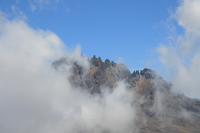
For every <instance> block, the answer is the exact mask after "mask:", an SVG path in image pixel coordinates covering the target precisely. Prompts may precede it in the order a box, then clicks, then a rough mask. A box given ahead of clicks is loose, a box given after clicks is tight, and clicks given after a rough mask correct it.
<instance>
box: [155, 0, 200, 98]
mask: <svg viewBox="0 0 200 133" xmlns="http://www.w3.org/2000/svg"><path fill="white" fill-rule="evenodd" d="M179 2H180V5H179V6H178V7H177V8H176V11H175V12H174V13H172V14H171V15H170V17H169V18H168V21H169V22H170V23H168V25H169V26H168V27H171V28H170V29H169V30H171V31H174V29H175V30H176V28H175V26H174V24H173V22H174V21H175V22H176V23H177V24H178V25H179V26H180V28H182V29H183V31H184V32H183V34H178V33H176V31H175V33H176V34H175V35H174V34H171V35H172V36H173V40H169V43H168V44H161V45H160V46H159V47H158V48H157V51H158V53H159V55H160V58H159V59H160V62H161V63H162V64H163V65H164V66H165V68H166V70H168V71H169V72H170V77H172V80H171V82H172V84H173V91H174V92H183V93H185V95H187V96H189V97H193V98H200V89H199V87H200V84H199V79H200V72H199V68H200V62H199V60H200V51H199V50H200V45H199V44H200V17H199V14H200V1H199V0H181V1H179ZM171 22H172V23H171ZM171 35H170V36H171Z"/></svg>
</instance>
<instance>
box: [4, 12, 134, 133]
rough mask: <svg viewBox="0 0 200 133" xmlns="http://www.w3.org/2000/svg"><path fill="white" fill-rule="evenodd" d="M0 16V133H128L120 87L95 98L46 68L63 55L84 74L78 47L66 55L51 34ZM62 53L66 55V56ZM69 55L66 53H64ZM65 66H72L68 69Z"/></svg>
mask: <svg viewBox="0 0 200 133" xmlns="http://www.w3.org/2000/svg"><path fill="white" fill-rule="evenodd" d="M3 14H4V13H2V12H1V13H0V15H1V16H0V62H1V63H0V118H1V119H0V131H1V132H3V133H13V132H15V133H27V132H28V133H36V132H37V133H55V132H56V133H66V132H80V131H83V132H88V133H101V132H103V131H111V132H116V133H120V132H132V131H133V127H134V126H133V125H132V122H133V119H134V109H133V108H132V107H131V104H130V102H129V100H130V99H132V96H133V95H132V93H131V92H129V91H126V90H125V86H126V85H125V84H124V83H123V82H120V83H118V87H117V88H116V89H115V91H114V92H113V93H112V94H110V93H107V92H105V93H104V96H103V97H94V96H91V95H89V94H85V93H83V92H80V91H78V89H75V88H73V87H72V86H71V84H70V83H69V81H68V80H67V77H68V76H69V74H70V73H71V72H70V71H69V70H68V69H66V72H65V73H64V75H63V74H61V73H58V72H57V71H56V70H55V69H53V67H52V66H51V62H52V61H54V60H55V59H58V58H59V57H61V56H62V55H64V54H65V55H66V56H67V57H68V58H69V59H73V60H74V61H76V62H77V63H79V65H81V66H83V67H85V68H87V69H88V66H89V64H88V62H87V60H86V59H87V58H85V56H81V54H80V52H81V48H80V46H77V48H75V50H72V51H70V50H67V49H66V47H65V45H64V44H63V42H62V41H61V40H60V38H59V37H58V36H57V35H56V34H54V33H53V32H51V31H44V30H40V29H37V30H35V29H33V28H31V27H29V26H28V25H27V24H26V23H25V22H24V21H23V20H21V19H19V18H18V19H16V18H15V19H13V20H8V19H7V18H6V17H5V16H4V15H3ZM66 51H67V53H65V52H66ZM69 51H70V52H69ZM68 67H71V66H70V64H69V66H68Z"/></svg>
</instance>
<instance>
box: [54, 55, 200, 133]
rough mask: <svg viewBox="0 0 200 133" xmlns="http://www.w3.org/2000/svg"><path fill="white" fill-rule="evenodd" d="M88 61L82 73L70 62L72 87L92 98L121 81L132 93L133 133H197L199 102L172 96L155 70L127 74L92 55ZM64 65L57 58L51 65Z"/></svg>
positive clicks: (169, 86) (121, 65)
mask: <svg viewBox="0 0 200 133" xmlns="http://www.w3.org/2000/svg"><path fill="white" fill-rule="evenodd" d="M88 60H89V59H88ZM89 62H90V68H89V70H88V71H87V72H86V73H85V71H84V70H83V68H82V67H81V66H80V65H78V64H77V63H76V62H70V63H72V64H73V67H72V68H71V71H72V73H73V74H72V75H71V76H70V82H71V83H72V84H73V85H74V87H76V88H80V89H81V90H83V91H86V92H88V93H90V94H91V95H94V96H95V95H103V92H104V91H107V90H109V92H110V93H112V91H113V90H114V89H115V88H116V86H117V83H118V82H119V81H123V82H125V83H126V85H127V86H126V88H127V89H128V90H131V91H133V92H134V99H133V101H132V102H131V106H132V107H133V108H135V110H136V117H135V118H134V124H135V125H136V127H137V129H138V130H137V131H136V132H139V133H158V132H162V133H169V132H176V133H199V132H200V100H199V99H192V98H189V97H187V96H185V95H184V94H183V93H174V92H173V91H172V84H170V83H168V82H166V81H165V80H163V79H162V77H161V76H159V75H158V74H157V73H156V72H155V71H153V70H151V69H148V68H145V69H143V70H141V71H139V70H136V71H134V72H132V73H131V72H130V71H129V69H128V68H127V67H126V66H125V65H124V64H117V63H114V62H113V61H110V60H108V59H106V60H105V61H104V62H103V61H102V60H101V58H100V57H98V58H96V56H93V57H92V58H91V59H90V60H89ZM66 63H69V61H68V59H67V58H61V59H60V60H57V61H55V62H54V63H53V66H54V67H55V68H56V69H58V68H59V67H60V66H62V65H63V64H66ZM113 111H114V110H113ZM119 115H120V114H119ZM122 119H123V118H122ZM108 132H109V131H108Z"/></svg>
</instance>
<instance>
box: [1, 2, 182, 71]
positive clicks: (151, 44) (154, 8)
mask: <svg viewBox="0 0 200 133" xmlns="http://www.w3.org/2000/svg"><path fill="white" fill-rule="evenodd" d="M178 5H179V3H178V2H177V1H176V0H153V1H150V0H85V1H83V0H66V1H64V0H9V1H8V0H1V1H0V9H1V11H2V12H4V13H6V14H9V15H10V19H12V18H13V17H22V19H25V21H26V22H27V23H28V25H29V26H30V27H32V28H34V29H42V30H50V31H52V32H54V33H55V34H57V35H58V36H59V37H60V38H61V39H62V41H63V42H64V43H65V45H66V46H67V47H69V48H74V47H75V46H76V45H77V44H80V45H81V48H82V53H83V54H86V55H87V56H89V57H90V58H91V57H92V56H93V55H96V56H100V57H101V58H102V60H105V59H106V58H108V59H110V60H113V61H115V62H120V61H121V60H122V62H123V63H125V64H126V65H127V66H128V67H129V68H130V69H131V70H134V69H143V68H144V67H149V68H152V69H155V70H159V69H160V63H159V62H158V54H157V53H156V51H155V49H156V48H157V47H158V46H159V44H162V43H165V42H166V38H167V37H168V36H169V32H170V31H169V30H168V28H167V26H166V24H165V23H166V22H167V19H168V18H169V16H170V13H173V12H175V10H176V7H177V6H178Z"/></svg>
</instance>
